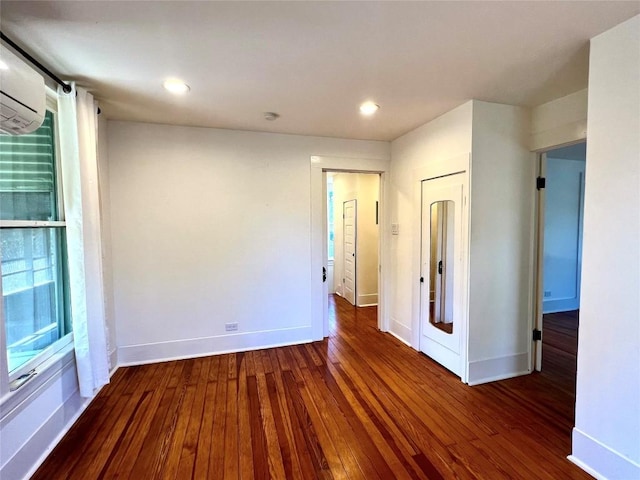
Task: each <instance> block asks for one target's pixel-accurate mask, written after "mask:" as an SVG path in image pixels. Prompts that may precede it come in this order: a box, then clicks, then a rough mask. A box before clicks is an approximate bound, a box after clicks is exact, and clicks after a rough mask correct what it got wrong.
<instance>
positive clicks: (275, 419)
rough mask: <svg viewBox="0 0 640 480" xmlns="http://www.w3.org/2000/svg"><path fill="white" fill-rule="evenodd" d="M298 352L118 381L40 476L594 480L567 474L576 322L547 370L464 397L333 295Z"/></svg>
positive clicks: (565, 330) (547, 341) (196, 362)
mask: <svg viewBox="0 0 640 480" xmlns="http://www.w3.org/2000/svg"><path fill="white" fill-rule="evenodd" d="M330 319H331V321H330V336H329V338H328V339H325V340H324V341H322V342H314V343H311V344H307V345H302V346H300V345H299V346H291V347H281V348H277V349H269V350H261V351H252V352H246V353H238V354H228V355H219V356H214V357H205V358H199V359H191V360H183V361H173V362H165V363H159V364H154V365H146V366H138V367H126V368H121V369H119V370H118V371H117V372H116V374H115V376H114V378H113V379H112V383H111V384H110V385H109V386H107V387H105V388H104V389H103V390H102V391H101V392H100V394H99V395H98V397H97V398H96V399H95V400H94V401H93V403H92V404H91V406H90V407H89V408H88V409H87V410H86V411H85V413H84V414H83V415H82V416H81V417H80V419H79V421H78V422H77V423H76V425H74V427H73V428H72V429H71V430H70V431H69V433H68V434H67V435H66V436H65V437H64V438H63V439H62V441H61V442H60V444H59V445H58V446H57V447H56V448H55V449H54V450H53V452H52V453H51V455H50V456H49V458H48V459H47V460H46V461H45V462H44V464H43V465H42V466H41V467H40V469H39V470H38V471H37V472H36V474H35V475H34V477H33V478H35V479H46V480H55V479H66V478H82V479H85V480H92V479H94V478H105V479H108V478H122V479H136V480H137V479H156V478H157V479H165V478H167V479H168V478H175V479H196V480H200V479H202V480H205V479H206V480H209V479H212V480H218V479H223V478H224V479H236V478H274V479H284V478H287V479H288V478H294V479H314V478H318V479H332V478H336V479H375V478H380V479H383V480H384V479H391V478H399V479H431V480H440V479H450V478H459V479H503V478H504V479H560V478H561V479H585V478H590V477H589V476H588V475H587V474H586V473H584V472H582V471H581V470H580V469H579V468H577V467H576V466H574V465H573V464H571V463H570V462H569V461H568V460H567V459H566V456H567V455H568V454H569V453H570V447H571V445H570V435H571V428H572V426H573V415H574V413H573V412H574V403H575V359H576V350H577V341H576V339H577V336H576V333H577V326H578V318H577V313H575V312H574V313H569V314H555V315H554V316H549V317H545V323H544V344H543V369H542V372H540V373H534V374H532V375H528V376H525V377H519V378H514V379H511V380H505V381H501V382H494V383H491V384H486V385H480V386H475V387H469V386H466V385H464V384H462V383H461V382H460V380H459V379H458V378H456V377H455V376H454V375H452V374H451V373H450V372H448V371H447V370H445V369H444V368H442V367H441V366H440V365H438V364H437V363H435V362H433V361H432V360H431V359H429V358H428V357H426V356H424V355H422V354H421V353H418V352H416V351H415V350H412V349H410V348H409V347H407V346H406V345H404V344H402V343H401V342H399V341H398V340H397V339H395V338H394V337H393V336H391V335H389V334H384V333H381V332H379V331H378V330H377V322H376V308H375V307H367V308H355V307H352V306H351V305H349V304H348V303H347V302H346V301H345V300H343V299H342V298H340V297H331V299H330Z"/></svg>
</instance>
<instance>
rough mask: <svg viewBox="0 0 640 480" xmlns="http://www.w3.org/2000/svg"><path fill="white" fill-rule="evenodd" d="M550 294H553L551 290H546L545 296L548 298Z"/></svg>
mask: <svg viewBox="0 0 640 480" xmlns="http://www.w3.org/2000/svg"><path fill="white" fill-rule="evenodd" d="M550 296H551V290H545V292H544V297H545V298H547V297H550Z"/></svg>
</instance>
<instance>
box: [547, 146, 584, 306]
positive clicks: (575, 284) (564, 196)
mask: <svg viewBox="0 0 640 480" xmlns="http://www.w3.org/2000/svg"><path fill="white" fill-rule="evenodd" d="M552 153H553V152H550V153H549V154H548V156H547V168H546V175H545V177H546V179H547V183H546V187H545V209H544V210H545V213H544V268H543V274H544V289H543V290H544V298H543V302H542V308H543V313H552V312H566V311H569V310H576V309H578V308H579V307H580V272H581V265H582V218H583V212H582V206H583V201H584V172H585V162H584V160H568V159H564V158H553V157H551V156H550V155H552Z"/></svg>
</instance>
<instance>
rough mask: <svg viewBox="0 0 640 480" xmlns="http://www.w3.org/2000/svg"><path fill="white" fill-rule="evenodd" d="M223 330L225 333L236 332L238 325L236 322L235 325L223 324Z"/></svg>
mask: <svg viewBox="0 0 640 480" xmlns="http://www.w3.org/2000/svg"><path fill="white" fill-rule="evenodd" d="M224 329H225V330H226V331H227V332H236V331H238V323H237V322H235V323H225V324H224Z"/></svg>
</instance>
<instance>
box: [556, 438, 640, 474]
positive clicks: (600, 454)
mask: <svg viewBox="0 0 640 480" xmlns="http://www.w3.org/2000/svg"><path fill="white" fill-rule="evenodd" d="M571 446H572V448H571V450H572V454H571V455H569V456H568V457H567V458H568V459H569V460H570V461H571V462H573V463H575V464H576V465H578V466H579V467H580V468H582V469H583V470H584V471H585V472H587V473H588V474H589V475H592V476H593V477H595V478H597V479H598V480H606V479H610V480H614V479H615V480H626V479H632V478H640V464H638V463H636V462H634V461H633V460H631V459H630V458H627V457H624V456H623V455H621V454H620V453H618V452H617V451H615V450H613V449H612V448H609V447H608V446H606V445H605V444H603V443H601V442H599V441H598V440H596V439H595V438H593V437H591V436H589V435H587V434H586V433H584V432H582V431H581V430H580V429H578V428H576V427H574V428H573V432H572V442H571Z"/></svg>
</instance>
